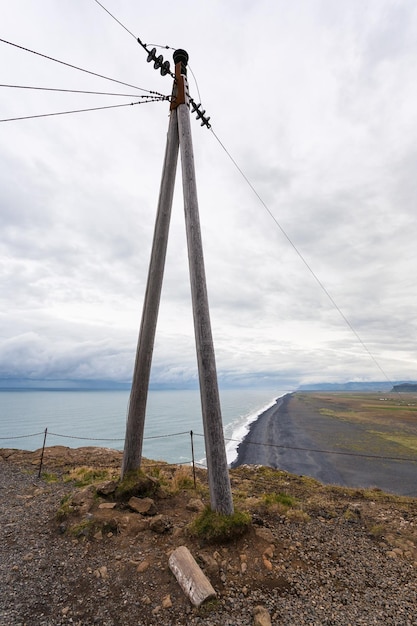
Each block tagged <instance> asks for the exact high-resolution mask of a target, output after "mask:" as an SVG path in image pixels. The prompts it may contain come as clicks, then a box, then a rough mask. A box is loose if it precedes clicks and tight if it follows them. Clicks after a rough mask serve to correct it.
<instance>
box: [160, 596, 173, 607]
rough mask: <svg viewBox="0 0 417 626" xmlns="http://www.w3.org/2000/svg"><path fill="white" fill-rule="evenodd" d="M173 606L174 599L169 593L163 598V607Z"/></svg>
mask: <svg viewBox="0 0 417 626" xmlns="http://www.w3.org/2000/svg"><path fill="white" fill-rule="evenodd" d="M171 607H172V600H171V596H170V595H169V594H168V595H167V596H165V598H163V600H162V608H163V609H170V608H171Z"/></svg>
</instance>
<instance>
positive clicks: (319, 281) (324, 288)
mask: <svg viewBox="0 0 417 626" xmlns="http://www.w3.org/2000/svg"><path fill="white" fill-rule="evenodd" d="M210 130H211V132H212V133H213V136H214V137H215V139H216V141H217V142H218V143H219V145H220V146H221V147H222V148H223V150H224V151H225V153H226V154H227V156H228V157H229V159H230V160H231V161H232V163H233V165H234V166H235V167H236V169H237V170H238V172H239V173H240V174H241V176H242V177H243V178H244V180H245V181H246V183H247V184H248V185H249V187H250V188H251V189H252V191H253V193H254V194H255V196H256V197H257V198H258V200H259V202H260V203H261V204H262V206H263V207H264V209H265V210H266V211H267V213H268V214H269V216H270V217H271V218H272V219H273V221H274V222H275V224H276V226H278V228H279V230H280V231H281V233H282V234H283V235H284V237H285V239H286V240H287V241H288V243H289V244H290V246H291V247H292V248H293V249H294V251H295V252H296V253H297V255H298V257H299V258H300V259H301V261H302V262H303V263H304V265H305V267H306V268H307V269H308V271H309V272H310V274H311V275H312V276H313V278H314V279H315V281H316V282H317V284H318V285H319V287H320V288H321V289H322V291H323V292H324V293H325V294H326V296H327V297H328V299H329V300H330V302H331V303H332V305H333V306H334V308H335V309H336V311H337V312H338V313H339V315H340V316H341V317H342V319H343V321H344V322H345V324H346V325H347V326H348V328H349V329H350V330H351V332H352V333H353V334H354V335H355V337H356V339H357V340H358V342H359V344H360V345H361V346H362V348H363V349H364V350H365V352H366V353H367V354H368V356H369V357H370V358H371V359H372V361H373V362H374V364H375V365H376V367H377V368H378V369H379V371H380V372H381V374H382V375H383V376H384V378H385V379H386V380H387V381H388V382H389V383H390V384H391V385H392V384H393V383H392V380H391V379H390V377H389V376H388V375H387V374H386V372H385V371H384V369H383V368H382V366H381V365H380V363H379V362H378V361H377V359H376V358H375V356H374V355H373V354H372V352H371V351H370V350H369V348H368V346H367V345H366V343H365V342H364V341H363V339H362V338H361V336H360V335H359V333H358V332H357V330H356V329H355V328H354V327H353V326H352V324H351V322H350V321H349V320H348V318H347V317H346V315H345V314H344V313H343V311H342V310H341V308H340V307H339V305H338V304H337V302H336V301H335V299H334V298H333V296H332V295H331V293H330V292H329V291H328V289H327V288H326V287H325V286H324V284H323V282H322V281H321V280H320V278H319V277H318V276H317V274H316V273H315V271H314V270H313V268H312V267H311V266H310V264H309V263H308V261H307V259H306V258H305V257H304V256H303V254H302V253H301V252H300V250H299V249H298V248H297V246H296V245H295V243H294V242H293V241H292V239H291V238H290V236H289V235H288V234H287V233H286V231H285V230H284V228H283V227H282V226H281V224H280V223H279V222H278V220H277V218H276V217H275V215H274V214H273V213H272V211H271V210H270V208H269V207H268V205H267V204H266V202H265V201H264V200H263V198H262V197H261V195H260V194H259V193H258V191H257V190H256V189H255V187H254V185H253V184H252V183H251V181H250V180H249V178H248V177H247V176H246V174H245V173H244V171H243V170H242V168H241V167H240V166H239V164H238V163H237V161H236V160H235V159H234V158H233V157H232V155H231V154H230V152H229V151H228V150H227V148H226V146H225V145H224V144H223V143H222V142H221V141H220V139H219V137H218V136H217V135H216V133H215V132H214V130H213V129H212V128H211V127H210Z"/></svg>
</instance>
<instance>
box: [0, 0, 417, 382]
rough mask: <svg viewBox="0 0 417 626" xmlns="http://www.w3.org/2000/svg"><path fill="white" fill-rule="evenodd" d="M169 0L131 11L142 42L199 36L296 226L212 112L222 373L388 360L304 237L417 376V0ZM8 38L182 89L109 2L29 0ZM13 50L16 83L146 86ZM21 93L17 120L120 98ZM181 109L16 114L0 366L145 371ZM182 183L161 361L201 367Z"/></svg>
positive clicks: (208, 92)
mask: <svg viewBox="0 0 417 626" xmlns="http://www.w3.org/2000/svg"><path fill="white" fill-rule="evenodd" d="M160 9H161V10H159V11H158V12H157V15H156V14H155V12H154V11H153V10H151V8H150V7H149V8H146V7H145V8H144V7H140V8H139V7H136V6H134V5H131V4H130V5H129V6H128V5H123V6H120V7H119V8H118V11H117V13H118V12H119V11H120V14H119V13H118V17H119V19H121V21H122V22H124V23H126V24H127V25H128V27H129V28H131V29H132V30H133V31H134V32H135V33H136V30H135V28H139V31H138V32H137V35H139V36H140V37H142V38H143V39H144V40H147V41H156V42H157V43H160V44H164V45H165V44H168V45H175V46H178V47H184V48H186V49H188V51H189V53H190V63H191V67H192V70H193V73H194V76H195V77H196V78H197V81H198V88H199V90H200V93H201V95H202V98H203V103H204V107H205V108H207V112H208V114H210V115H211V118H212V122H213V129H214V130H215V132H216V134H217V135H218V136H219V138H220V140H221V141H222V142H223V143H224V145H225V146H226V148H227V149H228V150H230V152H231V154H232V156H233V158H235V159H236V161H237V162H238V164H239V166H240V167H241V168H242V170H243V171H244V172H245V174H246V176H247V177H248V178H249V180H250V181H251V182H252V184H253V185H254V186H255V187H256V190H257V192H258V193H259V194H260V196H261V197H262V199H263V200H264V202H265V203H266V204H267V206H268V209H269V211H270V212H271V213H272V215H273V216H274V218H275V219H276V220H277V222H278V224H279V226H278V225H277V223H276V222H275V221H274V219H273V218H272V217H271V215H269V214H268V212H267V211H266V210H265V208H264V207H263V206H262V204H261V203H260V202H259V200H258V198H257V197H256V196H255V194H254V193H253V191H252V190H251V189H250V188H249V187H248V185H247V184H246V182H245V181H244V180H243V178H242V176H241V175H240V174H239V172H238V171H237V170H236V168H235V167H234V165H233V164H232V162H231V161H230V159H229V158H228V156H227V154H226V153H225V152H224V150H223V149H222V148H221V146H220V145H219V144H218V142H217V141H216V138H215V137H214V136H213V135H212V134H211V133H210V132H209V131H207V129H202V128H200V126H199V124H196V123H194V122H193V124H192V129H193V142H194V150H195V160H196V167H197V182H198V192H199V202H200V214H201V223H202V230H203V243H204V249H205V261H206V271H207V279H208V291H209V299H210V304H211V314H212V325H213V335H214V340H215V348H216V355H217V365H218V370H219V377H220V380H221V381H228V382H233V383H234V384H239V383H241V384H249V383H250V381H252V382H253V383H254V384H259V383H260V381H264V382H268V383H270V382H271V381H275V380H276V381H277V384H278V381H281V382H282V384H284V385H285V384H288V385H296V384H298V383H301V382H313V381H316V382H317V381H320V380H324V379H326V380H331V381H338V380H348V379H355V380H360V379H364V380H367V379H381V372H380V371H379V370H378V368H377V367H376V365H375V363H374V362H373V361H372V359H370V358H369V355H368V354H367V353H366V351H365V350H364V349H363V347H362V346H361V345H360V342H358V340H357V337H356V336H355V334H354V333H353V332H352V330H351V329H350V328H349V327H348V326H347V325H346V323H345V322H344V320H343V318H342V316H341V315H340V313H339V312H338V311H337V310H336V309H335V308H334V306H333V304H332V302H331V301H330V299H329V298H328V296H327V295H326V293H325V292H324V291H323V289H322V288H321V287H320V285H319V284H318V282H317V280H316V279H315V278H314V276H313V275H312V274H311V272H310V271H309V270H308V268H307V267H306V265H305V264H304V262H303V261H302V260H301V259H300V257H299V256H298V254H297V252H296V250H294V248H293V247H292V246H291V244H290V243H289V241H288V240H287V238H286V236H285V235H287V236H288V237H289V238H290V240H291V242H292V243H293V244H294V246H295V247H296V248H297V250H298V251H299V252H300V253H301V254H302V256H303V258H304V260H305V261H306V263H307V264H308V265H309V266H310V268H311V270H312V271H313V272H314V274H315V275H316V277H317V278H318V279H319V281H321V283H322V284H323V285H324V287H325V288H326V289H327V290H328V292H329V293H330V295H331V296H332V298H333V299H334V300H335V301H336V303H337V305H338V306H339V307H340V310H341V311H342V313H343V314H344V315H345V316H346V317H347V318H348V320H349V322H350V323H351V325H352V326H353V328H354V329H355V330H356V331H357V333H358V334H359V335H360V337H361V338H362V339H363V341H364V342H365V343H366V345H369V349H370V350H371V352H372V354H373V355H374V356H375V358H376V359H377V360H378V362H381V366H382V367H383V369H384V371H386V372H387V374H388V376H390V377H391V378H392V379H400V378H404V379H405V378H415V369H416V360H415V354H416V347H417V346H416V345H415V342H414V336H416V333H415V330H416V329H415V321H414V319H415V316H414V315H413V308H414V303H415V300H416V295H417V294H416V287H415V284H414V282H415V281H414V280H413V277H414V274H415V267H416V261H417V258H416V255H417V253H416V251H415V238H416V226H415V199H416V194H417V189H416V179H415V166H416V150H415V141H416V133H417V125H416V118H415V102H416V99H417V90H416V87H415V80H414V75H415V61H414V60H413V59H415V53H416V46H417V44H416V41H417V32H416V31H417V20H416V17H417V9H416V7H415V4H414V2H412V1H411V0H407V1H406V2H404V3H401V4H398V3H396V2H394V1H393V0H378V2H370V3H367V5H366V7H364V6H363V3H362V2H359V1H356V0H355V1H353V2H349V3H348V4H346V3H345V4H340V3H338V4H336V3H334V2H332V1H330V0H326V1H324V2H322V1H320V2H318V1H317V2H315V1H314V2H307V1H304V0H300V2H297V3H293V4H289V3H288V2H285V1H284V0H280V1H279V2H271V1H270V0H263V1H262V2H259V3H256V5H255V4H253V3H249V4H248V3H242V2H238V3H237V2H233V3H229V4H228V5H227V6H224V3H220V2H213V3H210V7H205V8H204V10H202V9H201V7H199V6H198V7H197V6H196V5H195V3H189V2H183V3H182V5H181V6H180V7H178V6H176V7H175V10H174V8H173V7H172V6H171V5H169V4H167V3H165V5H164V6H162V7H160ZM115 12H116V10H115ZM185 12H186V13H187V16H188V18H187V25H185V23H184V22H183V19H182V17H181V16H182V15H183V14H184V13H185ZM22 14H24V15H25V16H26V19H25V20H23V21H22V20H21V19H20V16H21V15H22ZM81 14H82V20H81V21H80V15H81ZM188 24H191V25H192V27H191V28H190V27H189V26H188ZM213 33H216V36H215V41H214V42H213ZM3 37H4V38H5V39H10V40H11V41H15V42H16V43H20V44H22V45H25V46H27V47H29V48H33V49H35V50H39V51H40V52H44V53H45V54H49V55H51V56H55V57H57V58H60V59H63V60H66V61H68V62H70V63H73V64H75V65H79V66H82V67H87V68H89V69H92V70H93V71H97V72H99V73H103V74H106V75H109V76H114V77H115V78H118V79H119V80H124V81H126V82H129V83H132V84H137V85H138V86H140V87H145V88H147V89H154V90H158V91H162V92H163V93H169V92H170V90H171V81H170V79H167V78H164V79H163V78H162V77H161V76H160V75H159V74H158V73H157V72H154V71H153V69H152V66H151V65H148V64H147V63H146V59H145V57H146V55H145V54H144V53H143V51H142V49H141V48H140V47H139V46H138V44H137V43H136V42H135V41H134V40H133V38H131V37H129V35H128V34H127V33H126V32H125V31H123V29H121V28H120V27H119V26H118V25H117V24H116V23H115V22H113V21H112V20H111V19H110V18H109V17H108V15H106V14H105V13H104V12H103V11H102V10H100V8H99V7H98V6H97V5H94V3H91V5H85V6H84V5H83V6H82V7H80V6H77V5H76V4H75V5H67V6H63V7H60V9H59V11H58V9H57V7H56V4H55V3H54V2H52V0H47V2H46V3H45V4H44V5H43V8H42V11H40V10H39V8H36V10H35V9H34V6H33V3H31V2H29V1H28V0H19V2H18V3H16V4H13V6H11V7H9V11H8V12H7V16H5V17H4V24H3ZM173 39H175V41H173ZM103 41H105V42H106V44H105V45H103ZM74 42H76V45H74ZM1 52H2V55H3V57H2V61H3V62H2V67H3V70H4V80H3V82H4V83H6V82H10V83H13V84H33V85H37V86H56V87H64V88H76V89H83V88H85V89H104V90H113V89H114V90H119V89H120V90H121V91H125V90H126V89H128V90H129V88H125V87H121V86H117V85H115V84H112V83H109V82H104V81H101V80H99V79H98V78H94V77H92V76H89V75H87V74H83V73H81V72H76V71H74V70H70V69H69V68H65V67H63V66H60V65H58V64H54V63H52V62H48V61H46V60H45V59H40V58H39V57H34V56H33V55H29V54H28V53H24V52H22V51H20V50H16V49H12V48H10V47H8V46H6V45H5V44H2V45H1ZM163 54H164V55H165V57H166V58H168V57H169V56H170V54H171V53H170V52H168V51H166V50H164V51H163ZM3 70H2V72H3ZM189 80H190V89H191V92H192V95H193V97H194V98H195V99H196V100H199V95H198V92H197V88H196V83H195V80H194V77H193V75H191V74H190V76H189ZM139 93H140V92H139ZM2 95H3V96H4V97H3V105H4V109H3V110H4V114H2V117H7V116H15V115H16V116H17V115H26V114H36V113H43V112H48V111H54V110H66V109H71V108H82V107H83V106H100V105H105V104H113V103H116V100H115V99H112V98H110V97H109V98H107V97H106V98H105V97H99V96H96V97H95V96H83V97H80V96H76V95H69V94H66V95H63V94H51V93H47V92H42V93H39V92H27V91H23V90H22V91H17V90H12V89H8V90H6V89H3V94H2ZM132 100H133V99H132ZM119 101H120V100H117V102H119ZM124 101H125V100H124ZM126 101H130V100H129V99H127V100H126ZM167 124H168V107H167V104H166V103H154V104H148V105H143V106H142V105H141V106H139V105H138V106H136V107H126V108H124V109H115V110H112V111H107V112H105V111H102V112H100V111H97V112H95V113H85V114H79V115H70V116H61V117H57V118H47V119H42V120H31V121H29V120H27V121H20V122H10V123H4V124H2V131H3V141H2V145H1V147H0V203H1V211H0V223H1V229H2V236H1V240H0V254H1V282H0V307H1V311H2V313H1V320H2V324H1V328H2V333H1V337H0V376H2V377H4V378H9V379H10V378H13V377H15V378H25V377H28V378H33V379H35V378H36V379H42V378H44V379H51V380H52V379H56V380H57V379H60V380H62V379H71V380H72V379H91V380H98V379H107V380H108V379H113V380H119V381H125V380H129V379H130V376H131V373H132V368H133V361H134V354H135V349H136V339H137V334H138V328H139V324H140V315H141V306H142V301H143V296H144V290H145V285H146V277H147V267H148V259H149V253H150V247H151V241H152V233H153V222H154V217H155V211H156V205H157V198H158V192H159V182H160V176H161V169H162V161H163V153H164V146H165V137H166V130H167ZM181 196H182V194H181V180H180V176H178V179H177V189H176V193H175V200H174V207H173V216H172V224H171V232H170V240H169V248H168V256H167V267H166V273H165V280H164V286H163V294H162V302H161V310H160V318H159V320H158V330H157V342H156V346H155V353H154V364H153V371H152V376H153V380H154V381H155V382H160V383H169V382H170V381H172V382H175V384H188V383H190V384H194V383H195V381H196V357H195V347H194V339H193V322H192V315H191V304H190V288H189V278H188V267H187V263H188V260H187V250H186V240H185V228H184V218H183V207H182V197H181ZM280 227H281V228H282V229H283V230H284V232H285V234H283V232H282V231H281V230H280Z"/></svg>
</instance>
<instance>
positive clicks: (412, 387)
mask: <svg viewBox="0 0 417 626" xmlns="http://www.w3.org/2000/svg"><path fill="white" fill-rule="evenodd" d="M392 390H393V391H399V392H400V393H401V392H402V391H417V383H400V384H399V385H394V386H393V388H392Z"/></svg>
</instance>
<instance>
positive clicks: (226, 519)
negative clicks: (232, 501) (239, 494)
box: [188, 507, 251, 543]
mask: <svg viewBox="0 0 417 626" xmlns="http://www.w3.org/2000/svg"><path fill="white" fill-rule="evenodd" d="M250 524H251V516H250V515H249V513H245V512H243V511H235V512H234V513H233V515H222V514H221V513H217V512H216V511H212V510H211V509H210V507H206V508H205V509H204V511H203V512H202V513H200V514H199V515H198V516H197V517H196V518H195V519H194V520H193V521H192V522H191V524H190V525H189V528H188V529H189V532H190V534H191V535H193V536H195V537H199V538H200V539H204V540H205V541H207V542H209V543H216V542H218V543H223V542H226V541H231V540H232V539H236V538H237V537H240V536H241V535H243V534H244V533H245V532H246V531H247V530H248V528H249V526H250Z"/></svg>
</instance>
